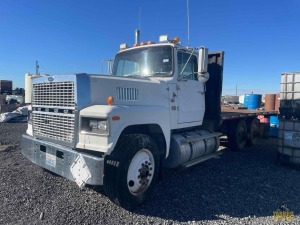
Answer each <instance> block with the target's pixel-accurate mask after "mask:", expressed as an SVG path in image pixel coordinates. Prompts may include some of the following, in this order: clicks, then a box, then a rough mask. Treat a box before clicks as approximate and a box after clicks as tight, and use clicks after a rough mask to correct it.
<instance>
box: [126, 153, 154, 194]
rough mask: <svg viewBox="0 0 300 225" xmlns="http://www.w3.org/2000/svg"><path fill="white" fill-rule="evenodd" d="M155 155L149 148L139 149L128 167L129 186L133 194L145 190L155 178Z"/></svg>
mask: <svg viewBox="0 0 300 225" xmlns="http://www.w3.org/2000/svg"><path fill="white" fill-rule="evenodd" d="M154 166H155V165H154V157H153V155H152V153H151V152H150V151H149V150H147V149H142V150H140V151H138V152H137V153H136V154H135V156H134V157H133V159H132V160H131V163H130V165H129V168H128V173H127V186H128V189H129V191H130V192H131V193H132V194H139V193H141V192H143V191H145V190H146V189H147V188H148V187H149V185H150V184H151V181H152V179H153V173H154Z"/></svg>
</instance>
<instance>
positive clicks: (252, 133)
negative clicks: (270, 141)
mask: <svg viewBox="0 0 300 225" xmlns="http://www.w3.org/2000/svg"><path fill="white" fill-rule="evenodd" d="M258 137H259V120H258V119H257V118H254V119H252V120H251V122H250V123H248V139H247V142H246V145H247V146H252V145H254V144H256V143H257V141H258Z"/></svg>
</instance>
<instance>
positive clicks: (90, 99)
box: [33, 74, 170, 110]
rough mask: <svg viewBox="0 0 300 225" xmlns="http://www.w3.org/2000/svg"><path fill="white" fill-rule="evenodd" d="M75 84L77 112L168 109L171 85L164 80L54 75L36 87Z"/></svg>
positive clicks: (37, 80) (39, 79) (37, 79)
mask: <svg viewBox="0 0 300 225" xmlns="http://www.w3.org/2000/svg"><path fill="white" fill-rule="evenodd" d="M69 81H71V82H74V89H75V96H74V99H75V103H76V109H77V110H80V109H82V108H85V107H87V106H90V105H107V97H109V96H112V97H113V99H114V102H113V105H128V106H129V105H130V106H138V105H139V106H141V105H152V106H153V105H158V106H165V107H168V104H169V102H170V101H169V94H168V83H167V82H166V81H164V80H163V79H161V78H157V77H146V78H129V77H117V76H106V75H92V74H72V75H53V76H45V77H39V78H35V79H34V80H33V85H34V84H36V83H51V82H69Z"/></svg>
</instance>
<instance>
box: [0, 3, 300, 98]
mask: <svg viewBox="0 0 300 225" xmlns="http://www.w3.org/2000/svg"><path fill="white" fill-rule="evenodd" d="M189 5H190V46H195V47H198V46H202V45H204V46H206V47H208V48H209V49H210V51H218V50H223V51H225V66H224V82H223V94H234V93H235V88H236V85H237V86H238V94H243V93H249V92H250V91H254V92H255V93H259V92H261V93H274V92H278V91H279V83H280V74H281V73H282V72H287V71H300V55H299V52H300V41H299V40H300V16H299V15H300V1H299V0H285V1H283V0H280V1H279V0H209V1H200V0H189ZM140 12H141V13H140ZM139 14H140V15H141V17H140V20H139ZM186 14H187V13H186V0H172V1H171V0H151V1H145V0H130V1H129V0H128V1H123V0H109V1H101V0H85V1H77V0H64V1H60V0H26V1H25V0H1V1H0V79H10V80H13V82H14V87H24V74H25V73H27V72H31V73H34V72H35V61H36V60H38V61H39V64H40V72H41V73H48V74H68V73H74V72H86V73H101V61H102V59H108V58H112V57H113V56H114V55H115V53H116V52H117V51H118V49H119V45H120V44H121V43H124V42H127V43H128V44H130V45H132V44H133V43H134V30H135V29H136V28H138V27H139V24H140V26H141V27H140V28H141V41H148V40H154V41H158V37H159V35H161V34H169V35H170V37H174V36H178V37H180V39H181V41H182V43H183V45H187V16H186Z"/></svg>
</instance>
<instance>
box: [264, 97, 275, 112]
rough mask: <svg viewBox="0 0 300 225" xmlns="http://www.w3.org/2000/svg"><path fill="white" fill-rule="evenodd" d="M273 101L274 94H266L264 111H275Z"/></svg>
mask: <svg viewBox="0 0 300 225" xmlns="http://www.w3.org/2000/svg"><path fill="white" fill-rule="evenodd" d="M275 99H276V94H266V95H265V110H268V111H270V110H275Z"/></svg>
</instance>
